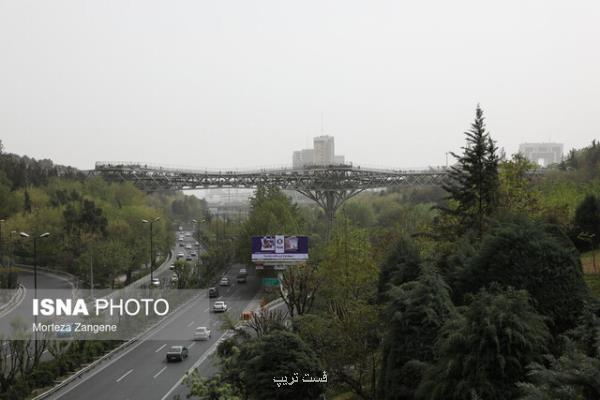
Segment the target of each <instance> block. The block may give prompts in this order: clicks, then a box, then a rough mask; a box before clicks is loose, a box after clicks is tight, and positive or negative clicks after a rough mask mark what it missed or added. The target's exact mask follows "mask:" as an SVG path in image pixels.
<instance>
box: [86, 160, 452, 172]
mask: <svg viewBox="0 0 600 400" xmlns="http://www.w3.org/2000/svg"><path fill="white" fill-rule="evenodd" d="M327 167H337V168H351V169H353V170H361V171H367V172H374V173H388V174H424V173H444V172H446V171H447V167H431V166H430V167H418V168H390V167H381V166H372V165H368V164H362V165H353V164H352V163H347V164H337V165H331V166H327V165H307V166H306V167H301V168H294V167H293V166H291V165H289V164H283V165H270V166H262V167H249V168H214V167H213V168H198V167H196V168H191V167H189V166H176V165H164V164H151V163H142V162H132V161H98V162H96V170H97V171H99V170H100V171H101V170H106V169H120V168H124V169H127V168H130V169H133V168H135V169H141V170H148V171H165V172H173V173H190V174H216V175H227V174H265V173H273V174H280V173H285V172H299V173H301V172H303V171H305V170H307V169H315V168H317V169H318V168H327Z"/></svg>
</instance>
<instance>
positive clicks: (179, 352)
mask: <svg viewBox="0 0 600 400" xmlns="http://www.w3.org/2000/svg"><path fill="white" fill-rule="evenodd" d="M187 356H188V349H187V347H185V346H171V348H170V349H169V351H167V362H169V361H183V360H185V359H186V358H187Z"/></svg>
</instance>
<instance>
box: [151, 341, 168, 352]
mask: <svg viewBox="0 0 600 400" xmlns="http://www.w3.org/2000/svg"><path fill="white" fill-rule="evenodd" d="M166 345H167V344H166V343H165V344H163V345H162V346H160V347H159V348H158V349H156V350H154V352H155V353H158V352H159V351H161V350H162V349H164V348H165V346H166Z"/></svg>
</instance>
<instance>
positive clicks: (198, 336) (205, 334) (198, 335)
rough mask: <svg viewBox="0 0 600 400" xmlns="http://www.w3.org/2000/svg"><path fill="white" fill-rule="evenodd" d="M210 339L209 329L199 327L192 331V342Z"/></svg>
mask: <svg viewBox="0 0 600 400" xmlns="http://www.w3.org/2000/svg"><path fill="white" fill-rule="evenodd" d="M208 339H210V329H208V328H206V327H205V326H199V327H197V328H196V330H195V331H194V340H208Z"/></svg>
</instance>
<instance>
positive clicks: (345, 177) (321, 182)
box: [93, 161, 448, 220]
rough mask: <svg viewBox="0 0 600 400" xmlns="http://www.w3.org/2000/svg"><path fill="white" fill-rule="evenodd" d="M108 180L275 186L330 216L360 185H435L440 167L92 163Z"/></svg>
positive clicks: (166, 185) (167, 185)
mask: <svg viewBox="0 0 600 400" xmlns="http://www.w3.org/2000/svg"><path fill="white" fill-rule="evenodd" d="M93 174H94V175H100V176H102V177H103V178H104V179H106V180H108V181H113V182H132V183H133V184H134V185H135V186H137V187H138V188H140V189H141V190H143V191H146V192H155V191H171V190H201V189H210V188H250V189H251V188H257V187H259V186H275V187H278V188H280V189H287V190H295V191H297V192H299V193H301V194H303V195H305V196H306V197H308V198H309V199H312V200H313V201H315V202H317V204H319V206H321V207H322V208H323V210H324V211H325V213H326V214H327V216H328V218H329V219H330V220H332V219H333V216H334V215H335V212H336V210H337V209H338V208H339V206H340V205H342V204H343V203H344V201H346V200H347V199H349V198H351V197H352V196H355V195H356V194H358V193H360V192H362V191H363V190H366V189H378V188H387V187H394V186H420V185H441V184H442V182H443V181H444V180H445V179H446V177H447V175H448V168H446V167H432V168H427V169H420V170H401V169H398V170H395V169H377V168H361V167H360V166H354V165H351V164H343V165H342V164H339V165H312V166H305V167H302V168H291V167H278V168H259V169H247V170H202V169H187V168H177V167H167V166H161V165H151V164H145V163H135V162H120V161H116V162H97V163H96V167H95V169H94V171H93Z"/></svg>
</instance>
